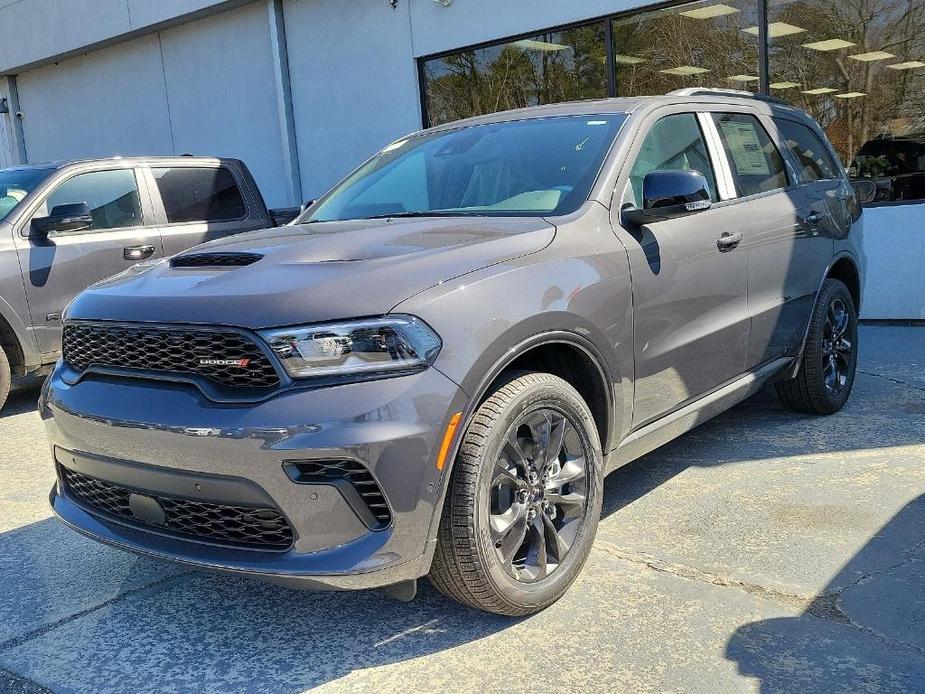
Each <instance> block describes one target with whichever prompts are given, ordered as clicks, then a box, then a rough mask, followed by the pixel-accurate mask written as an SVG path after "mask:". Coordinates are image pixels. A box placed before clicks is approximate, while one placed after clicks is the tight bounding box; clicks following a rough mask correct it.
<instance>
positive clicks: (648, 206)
mask: <svg viewBox="0 0 925 694" xmlns="http://www.w3.org/2000/svg"><path fill="white" fill-rule="evenodd" d="M711 205H712V203H711V202H710V187H709V184H708V183H707V179H706V178H705V177H704V175H703V174H702V173H700V172H699V171H685V170H680V169H664V170H659V171H652V172H651V173H648V174H646V177H645V178H644V179H643V180H642V209H639V208H638V207H636V206H635V205H632V204H627V205H624V207H623V209H622V210H621V217H622V219H623V221H625V222H627V223H629V224H630V225H632V226H642V225H643V224H648V223H650V222H661V221H664V220H666V219H674V218H675V217H684V216H686V215H689V214H694V213H695V212H702V211H704V210H708V209H710V206H711Z"/></svg>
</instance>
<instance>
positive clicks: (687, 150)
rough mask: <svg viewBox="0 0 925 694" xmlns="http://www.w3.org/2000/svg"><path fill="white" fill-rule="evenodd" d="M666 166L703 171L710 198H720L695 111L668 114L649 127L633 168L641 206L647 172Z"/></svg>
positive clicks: (631, 182)
mask: <svg viewBox="0 0 925 694" xmlns="http://www.w3.org/2000/svg"><path fill="white" fill-rule="evenodd" d="M665 169H681V170H683V171H699V172H700V173H702V174H703V175H704V177H705V178H706V179H707V185H708V186H709V188H710V199H711V200H714V201H715V200H716V176H715V175H714V173H713V166H712V164H710V157H709V155H708V153H707V146H706V143H705V142H704V140H703V135H702V134H701V132H700V126H699V125H698V124H697V118H696V117H695V116H694V114H693V113H679V114H677V115H673V116H665V117H664V118H662V119H661V120H659V121H656V123H655V125H653V126H652V128H651V129H650V130H649V132H648V134H647V135H646V139H645V140H644V141H643V143H642V147H641V148H640V150H639V154H637V155H636V162H635V163H634V164H633V168H632V170H631V171H630V185H631V186H632V188H633V195H634V196H635V198H636V204H637V205H641V204H642V181H643V179H644V178H645V177H646V175H647V174H650V173H652V172H653V171H659V170H665Z"/></svg>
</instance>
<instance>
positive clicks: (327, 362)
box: [260, 315, 441, 378]
mask: <svg viewBox="0 0 925 694" xmlns="http://www.w3.org/2000/svg"><path fill="white" fill-rule="evenodd" d="M260 336H261V337H262V338H263V339H264V340H266V341H267V344H269V345H270V349H272V350H273V352H274V353H275V354H276V356H277V357H279V359H280V361H281V362H282V363H283V366H285V367H286V371H287V372H288V373H289V375H290V376H292V377H293V378H312V377H314V376H350V375H362V374H373V373H379V372H383V373H387V372H392V371H408V370H413V369H423V368H425V367H427V366H428V365H430V364H431V363H433V361H434V359H436V357H437V353H438V352H439V351H440V346H441V343H440V338H439V337H437V335H436V334H435V333H434V331H433V330H431V329H430V328H429V327H428V326H427V325H425V324H424V323H423V322H421V321H420V320H418V319H417V318H415V317H414V316H400V315H396V316H388V317H385V318H370V319H365V320H357V321H349V322H345V323H327V324H324V325H310V326H305V327H296V328H278V329H274V330H265V331H263V332H261V333H260Z"/></svg>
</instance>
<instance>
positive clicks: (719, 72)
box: [612, 0, 759, 96]
mask: <svg viewBox="0 0 925 694" xmlns="http://www.w3.org/2000/svg"><path fill="white" fill-rule="evenodd" d="M612 26H613V44H614V71H615V74H616V94H617V96H642V95H650V94H665V93H667V92H670V91H672V90H674V89H681V88H683V87H720V88H723V89H741V90H746V91H752V92H757V91H758V87H759V76H758V29H757V26H758V3H757V2H755V1H754V0H725V1H724V2H723V3H716V2H694V3H687V4H684V5H679V6H677V7H671V8H667V9H660V10H653V11H648V12H645V11H644V12H639V13H636V14H632V15H628V16H624V17H618V18H616V19H614V20H613V25H612Z"/></svg>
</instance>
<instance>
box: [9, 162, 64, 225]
mask: <svg viewBox="0 0 925 694" xmlns="http://www.w3.org/2000/svg"><path fill="white" fill-rule="evenodd" d="M52 171H54V169H51V168H32V167H29V168H19V167H17V168H14V169H4V170H3V171H0V222H2V221H3V220H4V219H5V218H6V216H7V215H8V214H9V213H10V212H12V211H13V209H14V208H15V207H16V206H17V205H18V204H19V203H21V202H22V201H23V199H24V198H25V197H26V196H27V195H28V194H29V193H31V192H32V191H33V190H34V189H35V187H36V186H37V185H38V184H39V183H41V182H42V181H44V180H45V179H46V178H48V176H49V175H50V174H51V172H52Z"/></svg>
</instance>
